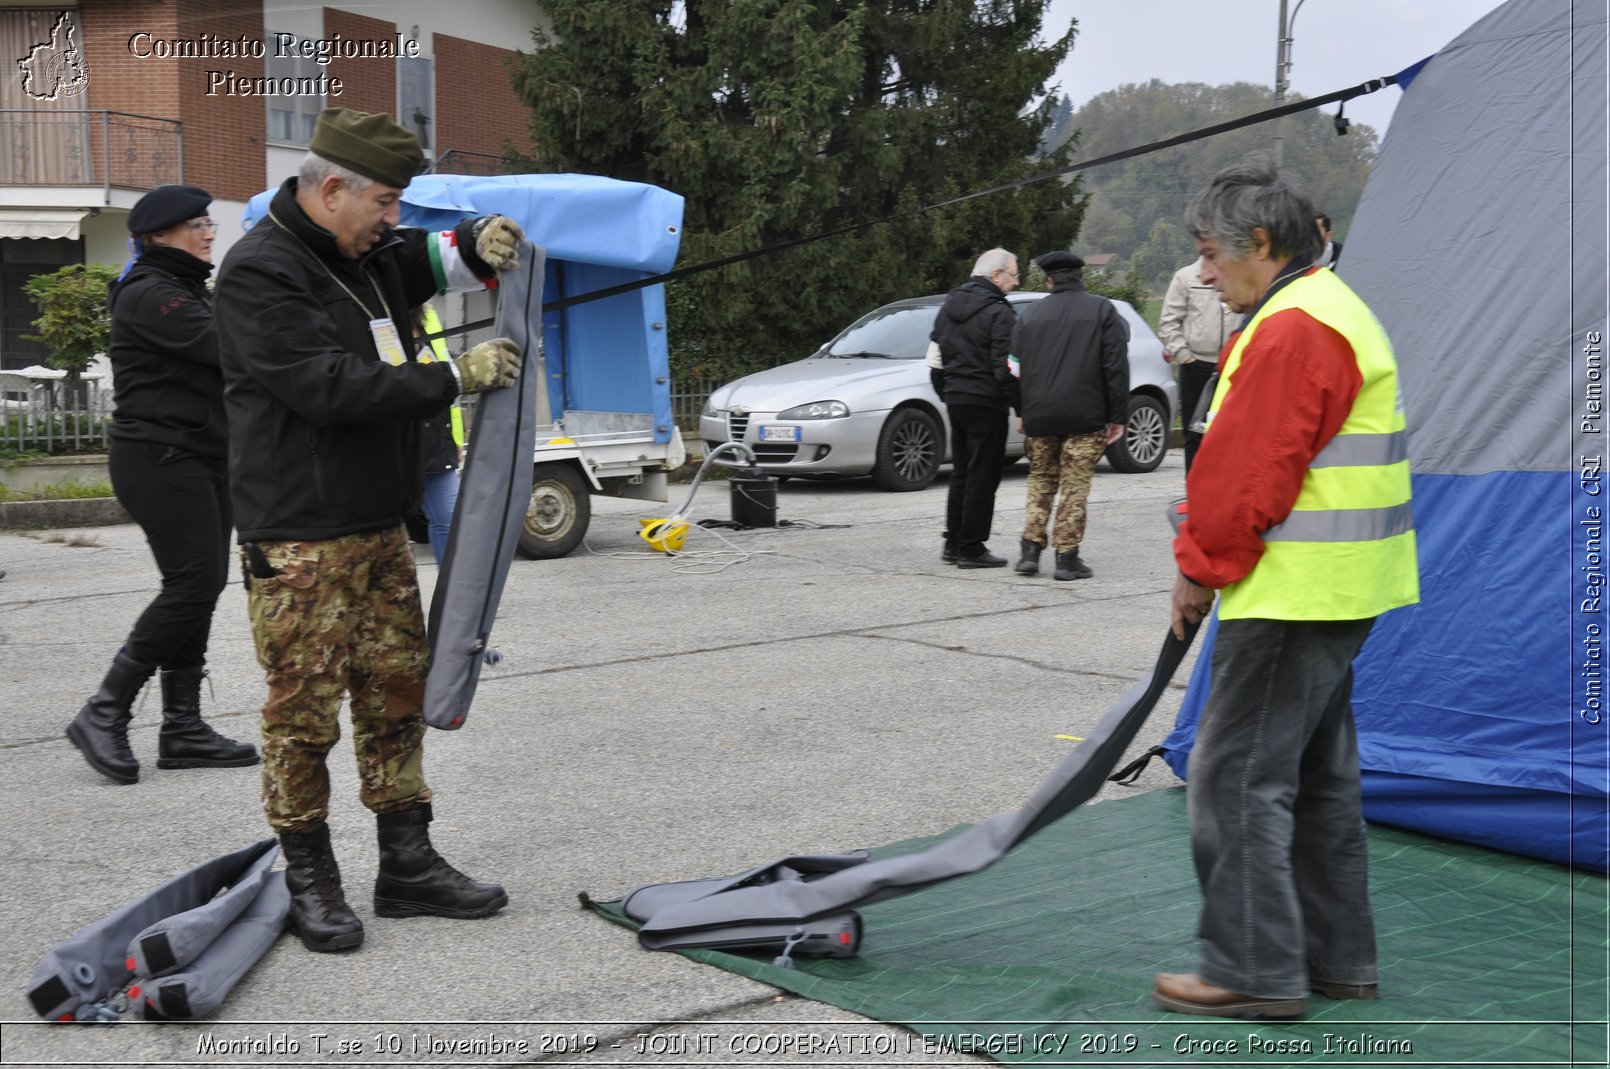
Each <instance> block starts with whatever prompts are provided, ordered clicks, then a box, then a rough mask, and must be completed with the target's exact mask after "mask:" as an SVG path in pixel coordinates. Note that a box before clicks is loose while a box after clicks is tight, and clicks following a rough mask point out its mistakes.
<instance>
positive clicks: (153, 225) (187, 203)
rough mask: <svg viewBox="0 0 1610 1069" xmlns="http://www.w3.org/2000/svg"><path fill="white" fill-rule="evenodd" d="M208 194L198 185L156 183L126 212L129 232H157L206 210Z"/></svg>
mask: <svg viewBox="0 0 1610 1069" xmlns="http://www.w3.org/2000/svg"><path fill="white" fill-rule="evenodd" d="M211 203H212V194H211V193H208V192H207V191H206V190H205V189H202V188H201V187H200V186H157V187H156V188H155V189H153V190H152V191H151V192H149V193H147V194H146V195H145V196H143V197H141V198H140V199H139V200H138V201H136V202H135V204H134V208H133V210H132V211H130V212H129V233H130V234H157V233H160V232H161V231H164V230H166V229H168V227H170V226H178V225H179V224H180V223H182V222H184V221H185V220H186V219H194V218H195V217H196V216H198V215H206V214H207V206H208V205H209V204H211Z"/></svg>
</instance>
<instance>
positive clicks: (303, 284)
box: [216, 178, 490, 542]
mask: <svg viewBox="0 0 1610 1069" xmlns="http://www.w3.org/2000/svg"><path fill="white" fill-rule="evenodd" d="M468 226H469V223H464V224H461V227H466V228H467V227H468ZM433 240H435V236H434V235H433V234H429V233H427V232H425V231H422V230H412V229H403V230H395V231H392V232H390V233H388V234H387V235H386V236H384V237H383V238H381V240H380V241H379V242H378V243H377V244H376V245H375V247H374V248H373V249H371V250H369V252H367V253H365V254H364V256H363V257H362V258H361V259H359V260H349V259H347V258H346V256H344V255H343V254H342V253H341V251H340V249H339V248H338V247H337V246H336V242H335V237H334V235H332V234H331V233H330V232H329V231H327V230H325V229H324V228H323V227H321V226H318V225H317V224H315V223H314V222H313V221H312V220H311V219H309V218H308V217H307V215H306V214H305V213H304V212H303V211H302V209H301V207H300V206H298V205H297V203H296V179H294V178H292V179H289V180H287V181H286V183H285V184H284V185H283V186H281V187H280V190H279V192H278V193H277V194H275V196H274V200H273V203H272V205H271V206H270V209H269V215H268V217H266V218H264V219H263V220H262V221H261V222H259V223H258V224H257V226H255V227H254V228H252V230H250V231H249V232H248V233H247V234H246V236H245V237H243V238H242V239H241V240H240V241H238V242H236V243H235V245H234V247H233V248H231V249H230V250H229V254H228V255H227V256H225V257H224V263H223V267H222V269H221V270H220V272H219V277H218V287H217V297H216V299H217V307H218V329H219V332H220V335H221V338H222V349H223V372H224V404H225V407H226V409H227V410H228V413H229V483H230V493H231V496H232V498H233V502H234V510H235V525H236V527H237V528H238V530H239V537H240V540H241V541H242V542H252V541H258V540H288V539H302V540H319V539H327V538H338V537H340V536H342V535H347V534H354V533H357V532H360V531H376V530H381V529H384V528H388V527H394V526H396V525H397V524H399V523H401V522H403V517H404V516H406V515H407V514H409V513H410V512H412V511H413V510H414V508H415V507H416V506H417V504H418V502H419V499H420V495H421V493H422V491H423V486H424V453H423V450H422V443H421V433H420V428H421V424H420V421H421V420H422V419H424V418H425V417H427V416H432V415H435V414H437V413H439V412H441V411H442V409H443V408H444V407H445V406H446V405H447V404H448V402H450V401H451V400H452V399H453V397H454V396H455V395H456V393H457V385H456V382H455V380H454V378H453V372H452V369H451V368H450V367H448V366H447V365H445V364H419V363H414V362H412V360H411V359H410V362H409V363H405V364H403V365H402V366H400V367H391V366H389V365H387V364H385V363H384V362H382V361H381V359H380V356H379V353H378V352H377V350H376V348H375V344H374V338H373V336H372V335H371V333H370V330H369V320H370V318H371V316H372V315H373V316H377V317H378V316H385V317H389V318H390V319H391V321H392V322H393V323H394V324H395V325H396V327H397V332H398V334H399V336H400V338H401V340H402V351H403V352H404V353H407V354H410V357H411V354H413V353H414V352H416V350H417V346H416V345H415V343H414V338H413V331H412V328H411V326H410V316H409V312H410V310H411V309H412V308H414V307H415V306H417V305H419V304H421V303H423V302H424V301H425V300H427V299H429V298H430V297H431V296H433V295H434V294H435V293H436V290H437V282H436V276H435V273H434V272H433V271H432V268H431V262H430V253H429V250H428V243H429V242H430V241H433ZM458 241H459V249H460V254H461V255H464V257H465V260H466V262H468V263H469V264H470V265H471V267H472V269H474V270H475V271H476V273H477V274H480V275H481V276H482V277H487V276H488V275H489V274H490V272H489V271H486V270H485V265H484V264H481V263H480V262H479V261H478V260H474V259H472V257H473V253H472V252H471V251H470V250H473V249H474V241H473V239H472V238H471V237H470V235H469V233H468V232H467V230H465V231H461V233H460V234H459V238H458ZM337 279H339V280H340V283H338V282H337V281H336V280H337ZM341 283H344V284H345V289H343V287H342V285H341ZM348 290H350V291H351V294H352V295H356V298H357V299H356V300H354V297H353V296H352V295H349V293H348V292H347V291H348ZM360 302H361V304H360ZM365 305H366V306H367V308H365V307H364V306H365Z"/></svg>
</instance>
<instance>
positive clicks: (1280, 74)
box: [1275, 0, 1308, 167]
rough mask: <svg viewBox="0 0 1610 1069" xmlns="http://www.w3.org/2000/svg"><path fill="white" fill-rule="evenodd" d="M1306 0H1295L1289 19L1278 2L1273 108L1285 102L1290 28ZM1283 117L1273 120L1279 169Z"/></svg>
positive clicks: (1288, 84) (1283, 145) (1282, 0)
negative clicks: (1278, 15) (1278, 21)
mask: <svg viewBox="0 0 1610 1069" xmlns="http://www.w3.org/2000/svg"><path fill="white" fill-rule="evenodd" d="M1307 2H1308V0H1297V6H1296V7H1295V8H1293V9H1292V12H1291V17H1290V18H1289V19H1288V18H1287V17H1286V0H1280V30H1279V34H1278V36H1276V38H1275V107H1277V108H1278V107H1279V106H1280V105H1282V104H1284V103H1285V102H1286V90H1287V89H1290V88H1291V81H1290V76H1291V44H1292V41H1293V39H1294V38H1293V37H1292V27H1293V26H1295V25H1296V24H1297V13H1298V12H1299V11H1301V10H1302V9H1303V4H1305V3H1307ZM1283 122H1285V117H1284V116H1282V117H1280V118H1277V119H1275V166H1276V167H1279V166H1280V164H1281V161H1282V159H1283V158H1284V157H1285V148H1286V139H1285V137H1284V136H1283V135H1282V134H1281V132H1280V127H1281V124H1282V123H1283Z"/></svg>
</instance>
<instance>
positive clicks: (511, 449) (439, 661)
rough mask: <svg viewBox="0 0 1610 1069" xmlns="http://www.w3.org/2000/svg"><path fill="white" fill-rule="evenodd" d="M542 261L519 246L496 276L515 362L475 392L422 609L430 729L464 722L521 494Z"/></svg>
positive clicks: (520, 514)
mask: <svg viewBox="0 0 1610 1069" xmlns="http://www.w3.org/2000/svg"><path fill="white" fill-rule="evenodd" d="M545 261H546V253H545V252H544V251H543V250H542V249H541V248H539V247H537V246H534V245H531V244H530V243H529V242H521V244H520V266H519V268H517V269H516V270H514V271H510V272H507V273H505V274H503V275H500V276H499V278H498V310H497V323H496V326H495V328H494V329H495V330H496V332H497V336H498V337H500V338H508V339H510V340H511V341H513V342H514V343H515V344H516V345H517V346H519V348H520V352H521V353H523V354H524V359H523V360H522V361H521V364H520V377H519V380H518V381H517V382H516V383H515V385H513V386H511V387H509V388H508V389H503V390H491V391H488V392H487V393H484V394H482V395H481V396H480V400H479V401H478V403H477V404H476V408H475V425H474V427H473V428H472V430H471V434H470V449H469V456H468V458H467V459H466V461H465V464H464V471H463V474H462V476H461V480H460V486H459V491H458V507H457V508H456V509H455V510H454V512H453V528H452V532H451V534H449V536H448V539H447V555H446V557H445V559H444V560H443V561H442V568H441V574H440V575H439V576H438V577H437V580H436V594H435V596H434V597H432V598H431V603H430V645H431V661H430V675H429V676H428V677H427V679H426V682H425V722H426V723H427V724H429V725H430V726H431V727H434V728H444V729H449V730H451V729H453V728H458V727H461V726H463V724H464V720H465V718H466V717H468V716H469V712H470V703H471V702H472V701H474V699H475V686H476V684H477V683H478V682H479V681H480V678H481V665H482V663H483V657H484V655H485V653H486V649H487V643H488V642H489V641H490V640H491V636H492V621H493V620H494V619H495V618H496V616H497V611H498V601H499V600H500V599H501V598H502V597H503V585H504V583H505V582H506V581H507V579H508V577H509V566H510V564H511V563H512V562H513V560H514V550H515V546H516V545H517V544H518V543H519V541H520V528H521V525H522V524H523V523H524V522H525V513H526V506H527V503H528V502H529V500H530V498H531V464H532V457H533V456H534V454H535V451H536V442H537V420H536V409H537V389H538V387H539V386H540V385H541V384H540V383H538V381H537V372H536V361H535V360H533V359H532V351H531V350H532V348H533V347H534V346H535V345H536V344H537V340H538V339H539V338H540V337H541V336H542V335H541V326H542V324H541V319H542V280H543V268H544V263H545Z"/></svg>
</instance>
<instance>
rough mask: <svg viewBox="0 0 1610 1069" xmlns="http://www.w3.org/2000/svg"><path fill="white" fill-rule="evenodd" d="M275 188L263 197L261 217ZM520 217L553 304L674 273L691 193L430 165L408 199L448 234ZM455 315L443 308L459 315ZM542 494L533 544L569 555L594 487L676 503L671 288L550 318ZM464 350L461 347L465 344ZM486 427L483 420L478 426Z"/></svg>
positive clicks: (539, 357)
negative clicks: (538, 249) (496, 217)
mask: <svg viewBox="0 0 1610 1069" xmlns="http://www.w3.org/2000/svg"><path fill="white" fill-rule="evenodd" d="M274 192H275V191H273V190H269V191H267V192H265V193H262V194H259V195H258V196H257V197H254V198H252V201H251V202H250V204H248V206H247V209H246V220H247V225H248V226H249V225H250V224H251V223H252V222H255V221H256V219H257V218H259V217H261V216H262V215H263V214H264V213H266V211H267V207H268V202H269V200H270V199H272V196H273V193H274ZM491 214H500V215H507V216H508V217H509V218H511V219H513V220H514V221H515V222H517V223H519V224H520V226H521V227H522V228H523V229H524V230H525V233H526V237H527V239H528V240H529V241H531V242H532V243H533V244H535V245H540V246H542V247H543V248H544V249H546V250H547V266H546V270H545V278H544V280H543V290H542V292H543V297H544V301H545V302H546V303H548V304H552V303H554V302H557V301H560V300H563V299H564V298H569V297H576V296H580V295H583V294H587V293H592V292H595V291H598V290H602V289H606V288H608V287H611V286H618V285H621V284H622V283H629V282H635V281H638V280H640V279H643V278H646V277H648V276H649V275H654V274H660V273H663V272H665V271H668V270H670V268H671V266H672V265H673V264H674V263H675V261H676V255H677V250H678V248H679V246H680V244H681V238H682V198H681V197H680V196H678V195H676V194H675V193H671V192H669V191H667V190H664V189H660V188H659V187H657V186H651V185H646V184H644V183H640V182H622V181H618V180H616V179H613V178H602V177H599V176H597V175H576V174H518V175H493V176H476V175H450V174H426V175H420V176H419V177H417V178H415V179H414V180H413V181H412V182H410V183H409V184H408V188H407V189H405V190H404V191H403V195H402V225H403V226H416V227H423V228H425V229H429V230H447V229H450V228H452V227H453V226H455V225H457V224H458V223H459V222H461V221H463V220H464V219H469V218H475V217H478V216H482V215H491ZM452 318H453V317H451V316H444V319H447V320H449V328H448V329H449V330H451V329H452V326H451V319H452ZM541 338H542V344H541V345H540V346H538V347H537V348H536V351H535V352H529V353H527V354H526V358H527V359H528V360H531V361H535V362H537V365H538V366H539V367H540V368H541V373H542V378H543V381H544V382H545V383H546V384H547V389H546V390H538V392H537V441H536V450H535V456H534V457H533V460H532V463H533V465H534V467H533V472H532V488H531V501H530V504H529V506H528V507H527V510H526V519H525V525H524V530H523V531H522V532H521V535H520V547H519V548H520V554H521V555H522V556H525V557H530V558H534V559H542V558H549V557H561V556H564V555H565V554H566V553H569V552H570V551H571V550H572V549H574V548H575V547H576V546H578V545H580V544H581V541H582V538H583V537H584V536H585V535H586V532H587V525H588V523H589V522H590V520H591V517H592V507H591V502H590V499H589V495H591V494H607V495H609V496H612V497H624V498H635V499H640V500H646V501H664V500H666V498H667V494H668V485H669V479H668V476H669V473H670V472H672V471H674V470H675V469H676V468H678V467H680V466H681V465H682V464H683V463H684V461H686V459H687V452H686V449H685V448H684V446H683V444H682V436H681V434H680V433H679V432H678V430H677V427H676V423H675V421H674V420H673V418H672V415H671V373H670V355H669V350H668V348H667V343H666V330H665V289H664V287H663V286H659V285H656V286H647V287H643V288H641V289H636V290H632V291H630V292H627V293H620V294H616V295H614V296H612V297H606V298H602V299H600V300H595V301H586V302H582V303H578V304H575V305H571V306H569V307H566V308H560V309H555V310H552V311H547V312H544V313H543V315H542V330H541ZM453 348H454V350H455V351H457V350H458V349H459V348H460V346H459V345H458V344H454V345H453ZM471 433H474V432H473V426H472V429H471Z"/></svg>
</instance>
